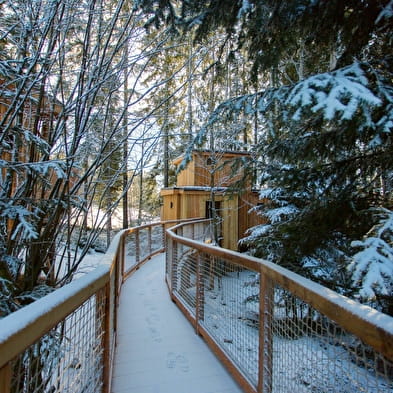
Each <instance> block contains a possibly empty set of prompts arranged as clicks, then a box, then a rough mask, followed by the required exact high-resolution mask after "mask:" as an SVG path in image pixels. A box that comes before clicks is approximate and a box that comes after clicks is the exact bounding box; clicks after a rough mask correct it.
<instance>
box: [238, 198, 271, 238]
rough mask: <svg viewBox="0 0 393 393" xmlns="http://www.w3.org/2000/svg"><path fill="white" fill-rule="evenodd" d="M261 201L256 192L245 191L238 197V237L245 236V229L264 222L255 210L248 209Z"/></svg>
mask: <svg viewBox="0 0 393 393" xmlns="http://www.w3.org/2000/svg"><path fill="white" fill-rule="evenodd" d="M259 203H261V200H260V199H259V197H258V193H257V192H251V191H250V192H247V193H244V194H242V195H241V196H240V197H239V239H241V238H243V237H244V236H246V231H247V229H249V228H251V227H254V226H256V225H260V224H263V223H265V222H266V219H264V218H263V217H261V216H260V215H258V214H257V213H256V212H253V211H250V209H252V208H253V207H255V206H257V205H258V204H259Z"/></svg>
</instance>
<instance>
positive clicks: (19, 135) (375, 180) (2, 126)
mask: <svg viewBox="0 0 393 393" xmlns="http://www.w3.org/2000/svg"><path fill="white" fill-rule="evenodd" d="M392 17H393V1H389V0H375V1H372V0H369V1H367V0H364V1H358V0H348V1H345V2H344V1H340V0H329V1H327V0H289V1H285V2H277V1H272V0H270V1H269V0H266V1H256V0H255V1H254V0H248V1H247V0H242V1H241V0H236V1H230V0H211V1H206V0H202V1H186V0H183V1H181V0H179V1H174V0H160V1H153V0H151V1H150V0H145V1H144V0H141V1H137V0H134V1H131V0H118V1H113V0H99V1H96V0H82V1H75V0H57V1H56V0H34V1H32V0H13V1H10V0H6V1H3V2H1V4H0V82H1V83H0V108H1V109H0V110H1V114H0V316H4V315H7V314H9V313H11V312H13V311H15V310H17V309H18V308H20V307H23V306H24V305H26V304H28V303H30V302H32V301H34V300H35V299H37V298H39V297H41V296H44V295H45V294H47V293H49V292H51V291H53V290H54V289H55V288H57V287H59V286H61V285H64V284H65V283H67V282H69V281H70V280H72V278H73V276H74V274H75V272H77V270H78V266H79V265H80V263H81V261H82V260H83V258H84V256H85V255H86V253H88V252H89V250H91V248H93V247H97V241H98V240H97V239H98V238H99V234H100V233H101V232H102V230H103V228H105V229H106V233H107V240H108V241H109V240H110V236H111V229H112V223H111V217H112V215H113V213H114V211H115V210H116V209H118V208H119V207H121V209H122V212H123V214H122V220H123V225H122V226H123V227H129V226H131V225H133V224H134V223H135V222H136V223H140V222H142V220H143V212H151V213H152V214H153V215H157V214H158V213H159V199H158V193H159V189H160V188H161V187H167V186H171V185H173V184H174V178H175V171H174V168H173V167H172V166H171V164H170V163H171V161H172V160H173V159H174V158H176V157H177V156H179V155H181V154H182V155H184V157H185V160H184V161H183V166H184V165H185V164H186V163H187V160H188V159H189V157H190V153H191V151H192V149H195V148H204V149H209V150H211V151H214V152H215V153H216V154H220V152H224V151H227V150H232V151H233V150H235V151H247V152H249V154H250V156H251V158H252V159H251V160H249V161H244V160H243V161H241V162H239V163H238V165H242V166H244V167H245V169H246V171H245V176H244V179H242V181H240V182H238V183H237V184H236V185H234V186H233V189H232V190H231V192H237V191H239V190H241V189H242V188H244V187H245V184H246V183H247V182H250V181H251V182H252V184H253V185H254V187H255V188H257V189H258V190H260V198H261V200H262V201H263V202H264V203H261V204H259V205H258V206H255V207H254V209H255V210H257V211H258V212H259V213H260V214H262V215H263V216H264V217H266V218H267V222H266V223H265V224H263V225H260V226H258V227H255V228H253V229H251V230H250V233H249V234H248V236H247V237H246V238H245V239H243V240H242V244H241V246H242V247H243V248H247V250H248V252H250V253H252V254H254V255H256V256H258V257H263V258H267V259H269V260H271V261H273V262H276V263H278V264H280V265H283V266H285V267H287V268H289V269H291V270H294V271H296V272H298V273H300V274H302V275H304V276H306V277H309V278H311V279H313V280H315V281H318V282H320V283H322V284H323V285H325V286H328V287H330V288H333V289H335V290H336V291H338V292H340V293H343V294H345V295H348V296H350V297H354V298H356V299H359V300H361V301H362V302H366V303H368V304H370V305H372V306H374V307H376V308H378V309H380V310H382V311H384V312H386V313H388V314H390V315H393V280H392V277H393V248H392V247H393V212H392V183H393V176H392V161H393V149H392V127H393V89H392V80H393V74H392V71H393V69H392V52H391V47H392V38H393V37H392ZM234 170H236V168H235V167H234ZM130 205H131V206H130ZM132 207H137V210H138V215H137V217H135V218H134V220H132V217H130V211H131V208H132ZM93 208H94V211H97V210H99V211H100V212H101V214H100V215H97V216H94V217H93V219H91V217H90V218H89V214H90V213H91V211H92V209H93ZM103 248H104V249H105V244H104V246H103Z"/></svg>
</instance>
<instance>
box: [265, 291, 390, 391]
mask: <svg viewBox="0 0 393 393" xmlns="http://www.w3.org/2000/svg"><path fill="white" fill-rule="evenodd" d="M271 302H272V304H271V305H270V307H268V309H270V310H271V313H272V314H271V321H272V324H271V335H270V337H271V340H272V343H271V344H272V353H271V357H272V359H271V364H272V381H273V392H275V393H276V392H277V393H278V392H283V393H284V392H289V391H296V392H299V393H302V392H321V393H322V392H323V393H325V392H326V393H333V392H337V393H360V392H367V393H377V392H380V393H382V392H384V393H388V392H393V365H392V363H390V362H389V361H388V360H387V359H384V358H383V357H381V355H379V354H378V353H376V352H375V351H374V350H373V349H372V348H370V347H368V346H367V345H365V344H364V343H363V342H362V341H361V340H360V339H359V338H357V337H356V336H354V335H352V334H350V333H348V332H346V331H345V330H344V329H342V328H341V327H340V326H338V325H337V324H336V323H335V322H334V321H332V320H330V319H329V318H327V317H326V316H323V315H321V314H320V313H319V312H318V311H317V310H316V309H314V308H312V307H311V306H310V305H308V304H306V303H304V302H302V301H301V300H300V299H298V298H296V297H295V296H293V295H292V294H291V293H289V292H288V291H285V290H284V289H282V288H281V287H279V286H275V289H274V297H273V296H272V297H271Z"/></svg>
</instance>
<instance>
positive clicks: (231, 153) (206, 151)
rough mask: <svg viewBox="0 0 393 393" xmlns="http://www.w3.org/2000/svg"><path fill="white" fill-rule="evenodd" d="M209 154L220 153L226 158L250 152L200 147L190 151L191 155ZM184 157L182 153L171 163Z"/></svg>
mask: <svg viewBox="0 0 393 393" xmlns="http://www.w3.org/2000/svg"><path fill="white" fill-rule="evenodd" d="M211 154H221V155H223V156H224V157H226V158H228V157H241V156H249V155H250V153H249V152H248V151H230V150H227V151H218V150H216V151H215V150H209V149H201V150H199V149H198V150H197V149H195V150H193V151H192V155H193V156H194V155H203V156H208V155H211ZM183 159H184V154H182V155H180V156H178V157H177V158H175V159H174V160H173V161H172V163H173V164H174V165H179V164H180V163H181V162H182V161H183Z"/></svg>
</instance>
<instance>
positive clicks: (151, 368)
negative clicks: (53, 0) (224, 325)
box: [112, 254, 242, 393]
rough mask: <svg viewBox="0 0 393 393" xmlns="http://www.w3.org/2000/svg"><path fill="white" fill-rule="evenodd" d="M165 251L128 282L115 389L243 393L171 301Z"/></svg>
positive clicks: (120, 391) (124, 391) (140, 392)
mask: <svg viewBox="0 0 393 393" xmlns="http://www.w3.org/2000/svg"><path fill="white" fill-rule="evenodd" d="M164 259H165V258H164V255H163V254H160V255H158V256H156V257H154V258H153V259H152V260H151V261H149V262H147V263H146V264H145V265H143V266H142V267H141V268H140V269H139V270H138V271H136V272H135V273H134V274H133V275H132V276H131V277H130V278H129V279H128V280H127V281H126V282H125V283H124V285H123V287H122V292H121V296H120V305H119V318H118V338H117V340H118V342H117V349H116V355H115V367H114V375H113V379H112V393H241V392H242V390H241V389H240V388H239V386H238V385H237V384H236V383H235V382H234V381H233V380H232V378H231V376H230V375H229V374H228V372H227V371H226V370H225V368H224V367H223V366H222V365H221V364H220V363H219V361H218V360H217V359H216V357H215V356H214V355H213V354H212V352H211V351H210V349H209V348H208V347H207V345H206V344H205V342H204V341H203V340H202V339H201V338H200V337H199V336H197V335H196V334H195V331H194V329H193V327H192V326H191V324H190V323H189V322H188V321H187V320H186V319H185V317H184V316H183V314H182V313H181V312H180V310H179V309H178V308H177V307H176V306H175V304H174V303H173V302H172V301H171V300H170V297H169V294H168V291H167V288H166V285H165V282H164Z"/></svg>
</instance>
